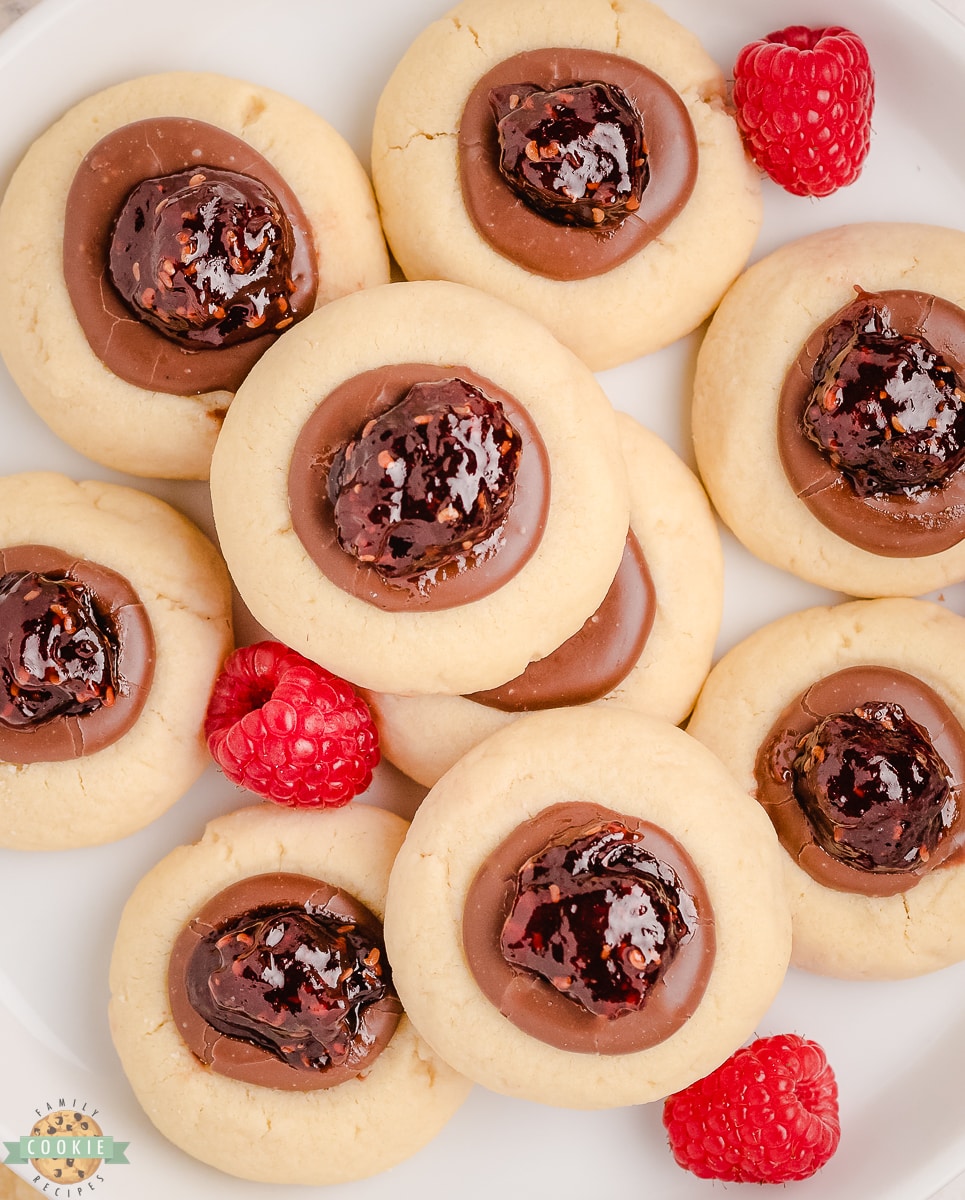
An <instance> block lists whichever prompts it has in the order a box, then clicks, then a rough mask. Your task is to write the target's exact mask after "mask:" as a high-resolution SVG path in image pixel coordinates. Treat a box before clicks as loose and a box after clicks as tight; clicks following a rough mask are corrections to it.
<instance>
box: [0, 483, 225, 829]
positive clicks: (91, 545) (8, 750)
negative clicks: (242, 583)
mask: <svg viewBox="0 0 965 1200" xmlns="http://www.w3.org/2000/svg"><path fill="white" fill-rule="evenodd" d="M231 646H232V634H231V589H230V582H229V579H228V574H227V571H226V570H225V566H224V563H223V562H222V561H221V558H220V556H219V555H218V553H217V551H216V550H215V548H214V546H212V544H211V543H210V541H209V540H208V539H207V538H206V537H205V536H204V535H203V534H202V533H201V531H200V530H199V529H197V528H196V527H195V526H194V525H193V524H192V523H191V522H190V521H188V520H187V519H186V518H185V517H183V516H181V514H180V513H178V512H175V510H174V509H172V508H170V507H169V506H168V505H167V504H165V503H163V502H162V501H160V500H157V499H155V497H153V496H149V495H146V494H145V493H143V492H139V491H135V490H134V489H132V488H128V487H120V486H118V485H116V484H110V483H100V482H93V481H92V482H86V483H74V482H73V481H72V480H70V479H67V478H66V477H65V476H63V475H56V474H52V473H47V472H36V473H29V474H22V475H10V476H7V477H6V478H4V479H0V845H4V846H9V847H13V848H16V849H23V850H59V849H68V848H70V847H74V846H88V845H96V844H99V843H102V842H111V841H114V840H116V839H117V838H122V837H125V836H126V835H127V834H129V833H133V832H134V831H135V830H137V829H140V828H142V827H143V826H144V825H147V824H148V823H149V822H151V821H153V820H154V819H155V818H156V817H158V816H160V815H161V813H163V812H164V811H165V810H166V809H168V808H169V807H170V806H171V805H172V804H173V803H174V802H175V801H176V800H177V799H179V797H181V796H182V795H183V794H184V793H185V792H186V791H187V790H188V788H189V787H190V786H191V785H192V784H193V783H194V781H195V780H196V779H197V778H198V776H199V775H200V774H201V772H202V771H203V770H204V768H205V766H206V765H208V764H209V763H210V758H209V756H208V752H207V749H206V747H205V744H204V738H203V736H202V723H203V721H204V713H205V708H206V707H207V703H208V697H209V695H210V693H211V688H212V686H213V684H214V680H215V678H216V676H217V674H218V671H219V669H220V667H221V664H222V662H223V660H224V658H225V655H226V654H228V652H229V651H230V650H231Z"/></svg>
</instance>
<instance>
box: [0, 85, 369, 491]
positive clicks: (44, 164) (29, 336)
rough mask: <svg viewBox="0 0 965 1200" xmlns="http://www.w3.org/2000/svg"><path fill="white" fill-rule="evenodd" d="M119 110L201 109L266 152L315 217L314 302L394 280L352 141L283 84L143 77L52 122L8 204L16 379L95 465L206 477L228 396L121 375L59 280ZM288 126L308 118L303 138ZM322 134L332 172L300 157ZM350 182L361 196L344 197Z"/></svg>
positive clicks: (2, 297)
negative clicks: (83, 182)
mask: <svg viewBox="0 0 965 1200" xmlns="http://www.w3.org/2000/svg"><path fill="white" fill-rule="evenodd" d="M118 108H122V109H123V119H119V120H118V121H117V122H116V124H113V123H112V124H111V127H119V126H120V125H122V124H127V123H129V122H132V121H136V120H140V119H143V118H150V117H158V116H171V117H193V118H195V119H196V120H199V121H206V122H207V123H208V124H211V125H216V126H218V127H219V128H222V129H225V130H227V132H229V133H232V134H234V135H235V136H236V137H239V138H241V139H242V140H243V141H245V142H247V143H248V144H249V145H251V146H252V147H253V148H254V149H255V150H257V151H258V152H259V153H260V154H261V155H262V156H263V157H264V158H266V159H267V160H268V161H269V162H270V163H271V164H272V165H273V166H274V167H275V169H276V170H277V171H278V172H279V174H280V175H282V176H283V178H284V179H285V180H286V182H288V183H289V185H290V186H291V188H292V190H293V191H294V192H295V194H296V195H297V196H298V198H299V201H300V202H301V204H302V208H303V209H304V211H305V214H306V216H307V218H308V221H309V224H310V226H311V228H312V232H313V235H314V240H315V254H316V259H317V269H318V273H319V288H318V294H317V297H316V306H320V305H322V304H324V303H327V302H328V301H329V300H331V299H334V298H335V297H336V296H339V295H342V294H344V293H346V292H349V291H352V290H355V289H357V288H359V287H365V286H370V285H372V284H376V283H384V282H386V281H387V280H388V278H389V273H388V272H389V267H388V256H387V252H386V248H385V244H384V241H383V238H382V232H381V228H380V226H379V221H378V214H377V210H376V206H375V200H374V195H373V193H372V188H371V184H370V182H369V179H368V176H367V175H366V173H365V171H364V169H363V167H362V166H361V164H360V162H359V161H358V159H357V158H356V156H355V154H354V152H353V151H352V149H351V148H350V147H349V145H348V143H347V142H346V141H345V140H344V139H343V138H342V136H341V135H340V134H339V133H338V132H337V131H336V130H335V129H334V128H333V127H332V126H331V125H330V124H329V123H328V122H327V121H325V120H324V118H322V117H321V116H319V115H318V114H317V113H315V112H313V111H312V110H311V109H309V108H308V107H306V106H305V105H302V104H300V103H298V102H297V101H295V100H293V99H291V98H289V97H288V96H285V95H283V94H282V93H280V92H276V91H272V90H271V89H268V88H264V87H261V86H259V85H256V84H252V83H247V82H244V81H242V80H239V79H232V78H229V77H227V76H223V75H216V74H213V73H206V72H188V71H172V72H165V73H162V74H155V75H146V76H139V77H137V78H134V79H130V80H127V81H125V82H123V83H119V84H115V85H114V86H112V87H109V88H106V89H104V90H102V91H99V92H96V93H95V94H93V95H91V96H88V97H86V98H85V99H83V100H81V101H80V102H79V103H77V104H76V105H74V106H73V107H72V108H70V109H69V110H68V111H67V112H66V113H65V114H64V116H62V117H61V118H60V119H59V120H58V121H57V122H56V123H55V124H54V125H52V126H50V127H49V128H48V129H47V130H45V131H44V132H43V133H42V134H41V135H40V136H39V137H38V138H37V139H36V140H35V141H34V142H33V144H32V145H31V146H30V148H29V149H28V150H27V153H26V154H25V156H24V158H23V159H22V160H21V162H20V163H19V164H18V166H17V168H16V170H15V172H14V175H13V178H12V179H11V181H10V184H9V186H8V188H7V191H6V195H5V196H4V199H3V203H2V206H0V244H3V245H5V247H6V250H5V254H6V260H7V263H8V269H7V270H5V271H4V273H3V275H0V307H2V308H3V309H4V310H5V311H6V312H7V314H8V316H7V319H6V321H5V322H4V324H3V325H2V326H0V352H2V355H3V357H4V359H5V360H6V362H7V366H8V367H9V369H10V373H11V375H13V377H14V379H15V381H16V383H17V385H18V387H20V389H21V391H22V392H23V394H24V396H25V397H26V398H27V401H28V403H30V405H31V406H32V407H33V408H34V409H35V410H36V412H37V413H38V415H39V416H40V417H41V418H42V419H43V420H44V421H45V422H46V423H47V424H48V425H49V426H50V428H51V429H52V430H53V431H54V432H55V433H56V434H57V435H58V436H59V437H61V438H63V440H64V441H65V442H67V443H68V444H69V445H71V446H73V447H74V448H75V449H76V450H78V451H80V452H81V453H83V454H85V455H87V456H88V457H89V458H91V459H93V460H94V461H95V462H101V463H103V464H104V465H106V466H110V467H114V468H115V469H117V470H122V471H126V472H128V473H129V474H132V475H140V476H145V477H150V478H171V479H206V478H207V475H208V464H209V461H210V458H211V452H212V449H213V446H214V442H215V439H216V437H217V434H218V429H219V427H220V423H221V417H222V414H223V412H224V410H225V409H227V408H228V406H229V404H230V403H231V393H230V392H228V391H223V390H222V391H214V392H208V393H206V394H203V395H199V396H176V395H169V394H168V393H164V392H153V391H148V390H147V389H143V388H139V387H136V386H134V385H133V384H129V383H127V382H125V381H124V380H122V379H120V378H119V377H118V376H116V375H114V374H113V372H112V371H110V370H109V368H107V367H106V366H105V365H104V364H103V363H102V362H101V360H100V359H99V358H98V357H97V356H96V355H95V354H94V352H93V351H92V350H91V348H90V346H89V344H88V342H87V339H86V337H85V335H84V332H83V330H82V328H81V326H80V323H79V322H78V320H77V317H76V315H75V313H74V309H73V305H72V303H71V301H70V297H69V295H68V293H67V287H66V284H65V282H64V279H63V270H62V267H61V258H62V253H63V211H64V205H65V202H66V198H67V192H68V190H69V188H70V184H71V181H72V180H73V177H74V174H75V172H76V170H77V168H78V167H79V165H80V163H81V160H82V159H83V157H84V155H85V154H86V153H87V151H88V150H89V149H90V148H91V147H92V146H93V145H94V144H95V143H96V142H98V141H99V140H100V139H101V137H103V136H104V135H105V134H106V133H107V132H109V129H108V127H107V126H108V123H109V122H108V121H106V120H105V112H110V111H112V110H113V111H116V110H117V109H118ZM293 127H294V128H301V129H302V130H306V129H307V132H306V134H305V136H303V137H302V138H301V140H299V141H297V142H294V144H292V143H293V135H292V133H291V129H292V128H293ZM313 142H314V143H319V144H321V145H323V146H324V148H325V150H324V154H323V155H321V157H322V158H324V160H325V161H324V169H321V168H319V169H317V170H315V171H312V169H311V160H308V159H306V157H305V148H306V146H310V145H312V144H313ZM296 151H297V153H296ZM347 187H348V188H349V190H351V191H352V193H353V196H354V203H348V202H346V199H345V191H346V188H347ZM11 256H12V263H11ZM130 413H133V414H134V417H133V419H130V418H129V417H128V414H130ZM81 418H83V419H81ZM125 418H127V419H126V420H125ZM119 428H122V429H124V430H125V442H124V444H123V445H122V446H118V445H117V431H118V429H119ZM98 431H99V433H98ZM108 433H109V434H110V436H108Z"/></svg>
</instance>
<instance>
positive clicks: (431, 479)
mask: <svg viewBox="0 0 965 1200" xmlns="http://www.w3.org/2000/svg"><path fill="white" fill-rule="evenodd" d="M521 448H522V441H521V438H520V436H519V434H518V433H517V431H516V430H515V429H514V428H513V426H512V425H511V424H510V422H509V420H508V419H507V417H506V416H505V414H504V412H503V409H502V406H501V405H500V404H499V403H498V402H497V401H495V400H491V399H490V398H489V397H488V396H486V395H485V394H484V393H483V392H482V391H481V390H480V389H478V388H476V387H473V386H472V385H470V384H468V383H466V382H465V381H464V380H462V379H458V378H457V379H444V380H440V381H439V382H436V383H417V384H415V385H414V386H413V387H411V388H410V389H409V391H408V392H407V394H406V395H405V396H404V397H403V399H402V400H401V401H400V402H399V403H398V404H396V405H395V406H394V407H392V408H390V409H389V410H388V412H385V413H383V414H382V416H380V417H377V418H374V419H372V420H371V421H369V422H367V423H366V425H365V426H364V427H363V428H362V429H361V430H360V431H359V434H358V436H357V437H355V438H354V439H353V440H352V441H350V442H349V443H348V445H346V446H344V447H343V448H342V449H341V450H340V451H339V453H338V454H337V455H336V457H335V460H334V462H333V463H332V467H331V470H330V472H329V479H328V492H329V499H330V501H331V503H332V507H333V509H334V516H335V527H336V533H337V537H338V542H339V545H340V546H341V547H342V549H343V550H345V551H347V552H348V553H349V554H351V555H353V556H354V557H355V558H357V559H358V560H359V562H362V563H368V564H370V565H371V566H373V567H374V568H375V569H376V570H378V571H379V572H380V573H381V574H383V575H385V576H388V577H395V576H399V577H402V576H412V575H414V574H416V573H418V572H422V571H428V570H431V569H433V568H436V567H440V566H444V565H445V564H447V563H450V562H453V561H454V560H455V559H457V558H458V557H459V556H460V555H463V554H465V553H467V552H468V551H470V550H472V549H474V548H475V547H477V546H479V545H480V544H481V543H483V542H485V541H486V540H487V539H488V538H490V537H491V536H492V535H493V534H494V533H495V532H496V531H497V530H498V528H499V526H500V525H501V524H502V522H503V520H504V519H505V517H506V515H507V513H508V510H509V505H510V503H511V501H512V498H513V494H514V490H515V483H516V475H517V471H518V468H519V461H520V453H521Z"/></svg>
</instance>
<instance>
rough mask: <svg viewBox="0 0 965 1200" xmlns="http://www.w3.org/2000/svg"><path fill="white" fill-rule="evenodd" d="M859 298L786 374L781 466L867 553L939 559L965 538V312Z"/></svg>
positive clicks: (910, 297) (833, 525)
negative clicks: (964, 393)
mask: <svg viewBox="0 0 965 1200" xmlns="http://www.w3.org/2000/svg"><path fill="white" fill-rule="evenodd" d="M856 292H857V295H856V297H855V299H854V300H852V301H851V302H850V303H849V304H846V305H845V306H844V307H843V308H841V309H839V310H838V311H837V312H835V313H833V314H832V315H831V316H830V317H828V318H827V320H825V321H824V322H823V323H822V324H821V325H819V326H817V327H816V328H815V329H814V330H812V332H811V334H810V335H809V336H808V339H807V341H806V342H805V344H804V345H803V346H802V348H801V350H800V351H799V353H798V355H797V357H796V359H795V360H794V362H793V363H792V364H791V367H790V368H789V370H788V372H787V374H786V375H785V377H784V380H783V383H782V386H781V393H780V398H779V401H778V410H777V445H778V452H779V455H780V460H781V465H782V467H783V469H784V473H785V475H786V477H787V481H788V483H789V485H790V486H791V488H792V489H793V491H794V494H795V495H796V496H797V497H798V498H799V499H800V500H801V501H802V503H803V504H804V505H805V506H806V507H807V508H808V509H809V510H810V512H811V514H812V515H813V516H814V517H815V518H816V519H817V520H818V521H820V522H821V523H822V524H823V525H824V526H826V528H828V529H830V530H831V531H832V532H833V533H835V534H837V536H838V537H841V538H843V539H844V540H845V541H847V542H850V543H851V544H852V545H854V546H857V547H858V548H859V549H861V550H866V551H869V552H870V553H872V554H880V555H885V556H889V557H893V558H918V557H922V556H925V555H930V554H939V553H941V552H942V551H943V550H948V549H950V548H951V547H952V546H955V545H957V544H958V543H959V542H960V541H961V540H962V537H963V536H965V516H963V514H965V470H963V469H962V467H963V464H965V402H963V401H965V396H963V392H962V380H963V379H965V310H963V309H961V308H959V307H958V306H957V305H955V304H952V303H951V302H950V301H948V300H945V299H943V298H942V297H940V296H934V295H932V294H930V293H928V292H913V291H897V290H896V291H886V292H865V291H861V290H860V289H858V288H856Z"/></svg>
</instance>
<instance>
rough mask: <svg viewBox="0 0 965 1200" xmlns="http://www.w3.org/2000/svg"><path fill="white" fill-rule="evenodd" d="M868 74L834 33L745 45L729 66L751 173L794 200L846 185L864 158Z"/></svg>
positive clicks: (778, 36) (853, 47)
mask: <svg viewBox="0 0 965 1200" xmlns="http://www.w3.org/2000/svg"><path fill="white" fill-rule="evenodd" d="M874 94H875V88H874V72H873V71H872V69H871V62H870V61H869V59H868V51H867V49H866V48H865V44H864V42H862V40H861V38H859V37H858V35H857V34H856V33H852V32H851V31H850V30H848V29H843V28H842V27H841V26H840V25H830V26H828V27H827V28H825V29H808V28H806V27H805V26H804V25H791V26H789V27H788V28H787V29H780V30H778V31H777V32H776V33H769V34H768V35H767V37H765V38H762V39H761V40H760V41H756V42H751V43H750V44H749V45H747V46H745V47H744V49H743V50H741V52H740V53H739V54H738V56H737V62H736V63H735V65H734V92H733V97H734V106H735V108H736V110H737V124H738V125H739V127H740V130H741V133H742V134H743V135H744V143H745V145H746V146H747V148H748V150H749V152H750V155H751V157H752V158H753V159H754V161H755V162H756V163H757V165H758V166H759V167H760V168H761V169H762V170H763V171H766V173H767V174H768V175H769V176H770V177H771V179H773V180H774V181H775V183H779V184H780V185H781V187H783V188H786V189H787V191H789V192H792V193H793V194H794V195H795V196H828V195H830V194H831V192H834V191H837V189H838V188H840V187H845V186H846V185H847V184H849V183H854V181H855V180H856V179H857V178H858V175H859V174H860V173H861V167H862V165H863V163H864V160H865V158H866V157H867V154H868V147H869V145H870V141H871V113H872V109H873V108H874Z"/></svg>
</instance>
